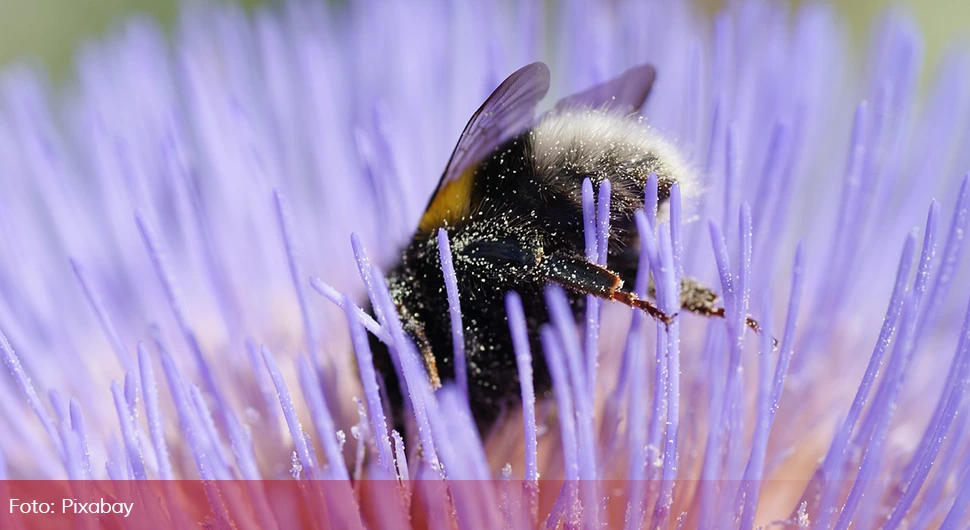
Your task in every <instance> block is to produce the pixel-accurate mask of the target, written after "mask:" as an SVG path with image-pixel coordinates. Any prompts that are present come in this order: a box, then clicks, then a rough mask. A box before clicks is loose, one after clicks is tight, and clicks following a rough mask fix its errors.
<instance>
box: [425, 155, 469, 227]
mask: <svg viewBox="0 0 970 530" xmlns="http://www.w3.org/2000/svg"><path fill="white" fill-rule="evenodd" d="M477 168H478V166H472V167H470V168H468V169H466V170H465V171H463V172H462V173H461V175H459V176H458V178H456V179H455V180H452V181H450V182H447V183H445V185H444V187H442V188H441V189H439V190H438V192H437V193H436V194H435V196H434V198H433V199H432V200H431V204H429V205H428V209H427V210H425V212H424V215H422V216H421V222H420V223H418V231H420V232H425V233H427V232H431V231H433V230H435V229H436V228H441V227H442V226H444V225H446V224H448V225H454V224H456V223H457V222H458V221H459V220H461V218H463V217H465V216H466V215H468V213H469V210H470V209H471V201H472V186H473V185H474V183H475V170H476V169H477Z"/></svg>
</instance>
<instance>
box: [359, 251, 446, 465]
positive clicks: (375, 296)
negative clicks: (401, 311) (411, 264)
mask: <svg viewBox="0 0 970 530" xmlns="http://www.w3.org/2000/svg"><path fill="white" fill-rule="evenodd" d="M358 254H359V255H364V254H363V247H361V250H360V251H359V252H358ZM368 277H371V278H383V277H384V275H383V274H382V273H381V271H380V269H378V268H377V266H376V265H372V266H371V268H370V270H369V272H368ZM365 282H366V280H365ZM368 291H369V293H370V296H371V302H372V303H373V304H374V312H375V313H377V314H378V315H385V317H387V320H385V321H384V325H385V326H387V327H388V328H389V329H390V335H391V337H392V339H393V340H392V344H393V345H392V346H391V348H390V349H391V357H392V359H395V358H396V359H397V361H396V362H397V366H398V367H399V369H400V375H402V376H403V377H402V378H401V383H402V384H401V386H402V388H405V389H407V392H408V395H409V397H410V399H411V404H412V406H413V410H414V415H415V420H416V421H417V424H418V436H419V438H420V439H421V446H422V448H423V452H424V457H425V459H426V460H427V462H428V463H429V464H430V465H431V467H432V468H434V469H438V455H437V451H435V443H434V439H433V438H432V433H431V423H430V420H429V418H428V407H429V405H428V403H427V402H426V397H427V398H432V393H431V385H430V381H429V380H428V374H427V373H426V372H425V370H424V368H423V367H422V366H421V361H420V357H419V355H418V352H417V348H415V346H414V344H413V343H412V342H411V340H410V339H408V338H407V337H406V336H405V334H404V328H403V327H402V325H401V321H400V319H399V318H398V316H397V311H396V310H395V308H394V302H393V301H392V300H391V293H390V292H389V291H388V289H387V284H385V283H384V281H383V280H381V281H379V282H373V281H372V282H371V285H370V287H368Z"/></svg>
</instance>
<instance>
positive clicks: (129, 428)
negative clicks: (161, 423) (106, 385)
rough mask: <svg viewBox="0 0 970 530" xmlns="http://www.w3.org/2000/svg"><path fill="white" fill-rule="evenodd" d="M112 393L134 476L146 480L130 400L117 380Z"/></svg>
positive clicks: (112, 383) (112, 386)
mask: <svg viewBox="0 0 970 530" xmlns="http://www.w3.org/2000/svg"><path fill="white" fill-rule="evenodd" d="M111 395H112V396H114V400H115V409H116V410H117V412H118V421H119V422H120V423H121V437H122V440H123V442H124V445H125V452H126V454H127V457H128V463H129V465H130V466H131V468H132V478H134V479H135V480H145V479H147V478H148V476H147V475H146V474H145V463H144V462H143V461H142V458H141V452H140V451H139V450H138V439H137V436H138V435H137V434H136V433H135V426H134V425H133V424H132V421H131V411H130V410H128V402H127V401H125V397H124V394H123V393H122V390H121V386H120V385H118V383H117V381H112V382H111Z"/></svg>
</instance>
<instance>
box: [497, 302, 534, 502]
mask: <svg viewBox="0 0 970 530" xmlns="http://www.w3.org/2000/svg"><path fill="white" fill-rule="evenodd" d="M505 311H506V314H507V317H508V321H509V331H510V332H511V334H512V347H513V348H515V363H516V366H517V368H518V371H519V388H520V390H521V393H522V421H523V429H524V431H523V432H524V434H525V481H526V482H527V483H528V484H537V483H538V480H539V463H538V458H539V456H538V441H537V440H536V433H537V430H536V408H535V407H536V394H535V387H534V386H533V380H532V352H531V351H530V349H529V336H528V330H527V328H526V321H525V311H523V309H522V298H521V297H520V296H519V295H518V293H515V292H510V293H509V294H507V295H506V296H505Z"/></svg>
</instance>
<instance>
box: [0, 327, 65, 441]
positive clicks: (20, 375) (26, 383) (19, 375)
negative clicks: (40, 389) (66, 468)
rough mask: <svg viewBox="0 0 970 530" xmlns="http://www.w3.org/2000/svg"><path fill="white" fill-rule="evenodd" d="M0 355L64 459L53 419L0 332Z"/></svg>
mask: <svg viewBox="0 0 970 530" xmlns="http://www.w3.org/2000/svg"><path fill="white" fill-rule="evenodd" d="M0 355H3V364H5V365H7V370H9V371H10V375H12V376H13V378H14V381H16V382H17V386H18V387H20V391H21V392H23V394H24V397H26V398H27V403H28V404H29V405H30V408H31V409H33V411H34V414H35V415H36V416H37V419H39V420H40V423H41V425H43V426H44V430H45V431H47V435H48V436H49V437H50V440H51V442H53V444H54V449H56V450H57V452H58V453H59V454H60V456H61V459H62V460H63V459H64V454H65V453H64V446H63V444H61V439H60V436H58V434H57V427H55V426H54V420H53V419H52V418H51V416H50V414H49V413H48V412H47V409H46V408H45V407H44V404H43V403H42V402H41V400H40V396H38V395H37V391H36V390H34V385H33V384H32V383H31V382H30V377H29V376H28V375H27V373H26V372H25V371H24V368H23V366H22V365H21V364H20V358H19V357H17V354H16V353H15V352H14V351H13V348H12V347H11V346H10V343H9V342H7V337H6V335H4V334H3V332H0Z"/></svg>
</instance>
